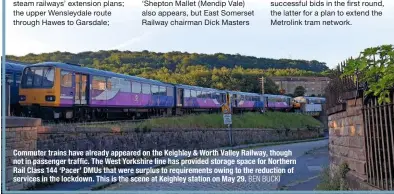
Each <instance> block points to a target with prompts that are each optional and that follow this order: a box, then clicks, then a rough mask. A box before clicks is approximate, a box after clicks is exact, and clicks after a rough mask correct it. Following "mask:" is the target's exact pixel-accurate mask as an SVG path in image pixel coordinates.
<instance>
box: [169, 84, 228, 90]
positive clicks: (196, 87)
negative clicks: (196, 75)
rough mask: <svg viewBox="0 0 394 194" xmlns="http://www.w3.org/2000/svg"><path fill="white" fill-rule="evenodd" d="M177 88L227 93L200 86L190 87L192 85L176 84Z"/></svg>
mask: <svg viewBox="0 0 394 194" xmlns="http://www.w3.org/2000/svg"><path fill="white" fill-rule="evenodd" d="M175 86H176V87H179V88H184V89H189V90H202V91H211V92H225V91H224V90H218V89H215V88H204V87H200V86H190V85H184V84H176V85H175Z"/></svg>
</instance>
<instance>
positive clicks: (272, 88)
mask: <svg viewBox="0 0 394 194" xmlns="http://www.w3.org/2000/svg"><path fill="white" fill-rule="evenodd" d="M264 93H265V94H279V86H278V85H276V84H275V82H274V81H272V79H270V78H268V77H266V78H264Z"/></svg>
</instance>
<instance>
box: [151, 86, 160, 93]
mask: <svg viewBox="0 0 394 194" xmlns="http://www.w3.org/2000/svg"><path fill="white" fill-rule="evenodd" d="M151 91H152V95H159V86H155V85H152V86H151Z"/></svg>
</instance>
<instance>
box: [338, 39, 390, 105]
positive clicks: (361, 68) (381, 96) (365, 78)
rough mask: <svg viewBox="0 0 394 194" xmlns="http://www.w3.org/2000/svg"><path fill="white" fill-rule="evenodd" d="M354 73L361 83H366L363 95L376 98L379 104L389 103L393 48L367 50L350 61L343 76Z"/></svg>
mask: <svg viewBox="0 0 394 194" xmlns="http://www.w3.org/2000/svg"><path fill="white" fill-rule="evenodd" d="M355 73H359V74H360V75H361V76H360V81H361V82H366V83H368V90H367V91H366V92H365V95H369V94H373V95H374V96H377V97H378V101H379V104H382V103H383V102H387V103H390V102H391V99H390V90H392V89H393V88H394V46H393V45H382V46H378V47H373V48H367V49H365V50H364V51H363V52H361V54H360V57H358V58H356V59H350V60H349V61H348V64H347V66H346V67H345V72H344V74H343V76H346V75H355ZM354 77H355V76H354Z"/></svg>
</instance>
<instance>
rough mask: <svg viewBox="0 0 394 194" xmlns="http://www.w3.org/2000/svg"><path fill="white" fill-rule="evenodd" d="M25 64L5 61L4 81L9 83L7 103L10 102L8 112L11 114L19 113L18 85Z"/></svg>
mask: <svg viewBox="0 0 394 194" xmlns="http://www.w3.org/2000/svg"><path fill="white" fill-rule="evenodd" d="M26 65H27V64H25V63H20V62H14V61H7V62H6V64H5V69H6V72H5V82H6V83H7V84H8V85H9V92H10V95H9V98H10V99H9V104H10V110H9V112H10V114H11V115H13V116H19V115H20V113H21V107H20V105H19V85H20V82H21V76H22V71H23V68H25V66H26Z"/></svg>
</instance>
